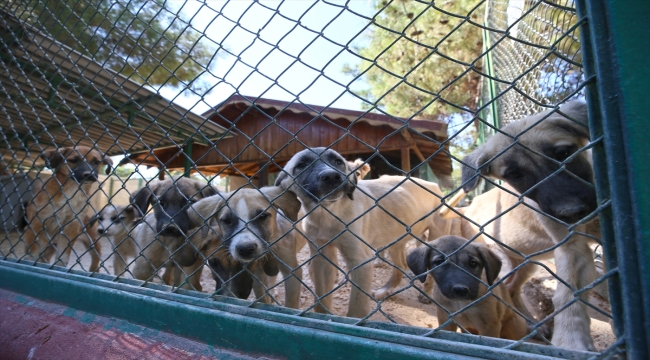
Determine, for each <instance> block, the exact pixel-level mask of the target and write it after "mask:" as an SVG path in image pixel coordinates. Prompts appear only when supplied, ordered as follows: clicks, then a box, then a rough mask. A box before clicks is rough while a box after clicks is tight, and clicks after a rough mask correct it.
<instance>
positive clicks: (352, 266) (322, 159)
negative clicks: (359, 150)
mask: <svg viewBox="0 0 650 360" xmlns="http://www.w3.org/2000/svg"><path fill="white" fill-rule="evenodd" d="M352 170H353V169H351V168H350V165H349V163H348V162H347V161H346V160H345V158H343V157H342V156H341V155H340V154H339V153H337V152H336V151H334V150H331V149H326V148H312V149H306V150H303V151H301V152H299V153H297V154H296V155H294V156H293V157H292V158H291V160H290V161H289V162H288V163H287V165H286V166H285V167H284V169H283V171H282V172H281V173H280V175H279V176H278V178H277V179H276V182H275V184H276V185H279V186H282V187H283V188H285V189H289V190H291V191H293V192H294V193H295V194H296V195H297V196H298V198H299V199H300V201H301V202H302V207H303V211H304V212H305V214H307V215H306V217H305V218H304V220H303V221H302V226H303V228H304V230H305V234H306V236H307V238H309V239H310V240H311V242H310V248H311V251H312V255H313V256H314V258H313V259H312V260H311V264H310V267H309V272H310V275H311V278H312V280H313V281H314V286H315V288H316V291H315V293H316V295H317V296H318V297H319V306H317V307H316V308H315V309H316V311H319V312H326V311H328V309H331V302H332V296H331V295H328V296H326V297H323V296H324V295H325V294H327V293H328V292H330V290H332V288H333V287H334V282H335V281H336V279H337V269H336V268H335V267H334V266H333V265H332V263H336V261H337V255H336V251H337V250H338V251H339V252H340V253H341V255H342V257H343V259H344V260H345V262H346V265H347V269H348V270H349V271H350V272H349V276H348V277H349V281H350V282H351V283H352V288H351V293H350V303H349V306H348V313H347V315H348V316H350V317H364V316H366V315H367V314H368V313H369V312H370V309H371V306H372V304H374V299H372V298H371V297H369V296H367V295H366V294H370V293H371V286H372V279H373V264H372V261H370V260H371V259H372V258H373V257H375V256H376V255H377V253H378V252H381V251H383V250H387V251H388V253H389V254H390V258H391V260H392V262H393V263H394V264H395V266H396V267H394V269H393V272H392V274H391V277H390V279H389V280H388V281H387V282H386V284H385V285H384V286H383V287H382V288H381V289H379V290H376V291H374V292H372V294H373V295H374V297H375V298H379V299H381V298H384V297H386V296H388V295H390V294H391V293H392V291H393V289H394V288H395V287H396V286H397V285H399V283H400V281H401V280H402V277H403V274H404V272H405V271H406V269H407V265H406V255H405V251H404V246H405V243H406V241H407V240H408V239H411V238H413V237H419V236H421V235H422V234H423V233H424V232H425V231H426V230H429V232H430V233H439V232H438V231H440V229H438V228H437V227H438V226H437V224H436V221H435V217H436V216H435V213H434V210H435V209H436V208H437V207H438V206H439V205H440V198H441V197H442V192H441V191H440V188H439V187H438V185H437V184H435V183H431V182H427V181H424V180H421V179H417V178H407V177H403V176H382V177H381V178H379V179H376V180H357V176H356V173H355V172H353V171H352ZM443 233H444V232H443ZM312 242H313V243H312ZM325 258H327V259H325Z"/></svg>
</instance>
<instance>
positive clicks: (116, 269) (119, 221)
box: [96, 204, 140, 276]
mask: <svg viewBox="0 0 650 360" xmlns="http://www.w3.org/2000/svg"><path fill="white" fill-rule="evenodd" d="M138 220H140V212H139V211H138V210H136V208H134V207H133V206H132V205H127V206H125V205H113V204H109V205H106V206H105V207H104V208H103V209H102V210H101V211H100V212H99V213H98V214H97V216H96V221H97V232H98V233H99V236H105V237H107V238H108V241H109V242H110V243H111V245H112V246H113V255H111V256H113V273H114V274H115V275H117V276H120V275H122V274H123V273H124V270H126V264H127V259H129V258H135V256H136V255H137V254H138V251H139V249H138V245H137V244H136V242H135V239H134V237H133V234H132V231H133V229H134V228H135V226H136V225H137V221H138Z"/></svg>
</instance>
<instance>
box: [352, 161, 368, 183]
mask: <svg viewBox="0 0 650 360" xmlns="http://www.w3.org/2000/svg"><path fill="white" fill-rule="evenodd" d="M348 165H350V169H352V170H353V171H354V175H355V176H356V177H357V180H363V178H365V177H366V175H368V173H369V172H370V165H368V163H367V162H365V161H363V160H361V159H356V160H354V161H348Z"/></svg>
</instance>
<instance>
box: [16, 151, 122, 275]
mask: <svg viewBox="0 0 650 360" xmlns="http://www.w3.org/2000/svg"><path fill="white" fill-rule="evenodd" d="M41 158H42V159H44V160H45V162H46V165H47V166H48V167H50V168H51V169H52V171H53V174H52V177H51V178H49V179H48V180H46V181H45V182H44V183H43V185H42V187H41V188H40V189H37V190H36V195H35V196H34V199H33V200H32V201H31V202H30V203H29V204H28V205H27V208H26V209H25V214H26V218H27V222H28V224H27V227H26V228H25V233H24V237H25V243H26V246H27V254H29V255H30V256H31V257H35V258H36V259H37V260H38V261H40V262H50V260H51V259H52V258H53V257H54V256H55V255H56V257H57V262H59V261H60V262H61V263H62V264H63V265H64V266H66V265H67V264H68V261H69V259H70V252H71V251H72V246H73V245H74V243H75V241H77V240H80V241H82V242H84V243H87V244H88V246H89V247H94V251H90V255H91V256H92V257H93V264H98V263H99V261H98V260H99V251H98V250H99V247H98V246H93V244H92V242H93V240H92V239H93V236H89V235H88V234H87V233H85V232H83V229H84V228H85V227H86V225H87V224H86V222H87V220H89V217H88V215H87V214H86V212H87V211H86V210H85V207H86V204H87V203H88V201H89V197H90V196H91V195H92V194H91V186H92V185H93V184H94V183H96V182H97V180H98V170H99V167H100V166H101V165H102V164H106V165H107V170H106V171H107V172H110V167H111V166H112V165H113V161H112V160H111V159H110V158H109V157H107V156H104V155H103V154H102V153H101V152H99V151H97V150H95V149H93V148H89V147H86V146H77V147H64V148H60V149H53V150H47V151H44V152H43V154H41ZM90 270H91V271H95V270H96V268H95V269H90Z"/></svg>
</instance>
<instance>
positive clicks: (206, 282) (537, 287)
mask: <svg viewBox="0 0 650 360" xmlns="http://www.w3.org/2000/svg"><path fill="white" fill-rule="evenodd" d="M11 235H12V236H10V237H6V236H5V235H4V234H0V251H1V253H0V258H3V257H5V256H7V257H8V258H16V257H20V256H22V255H23V254H24V246H23V245H22V244H18V242H17V236H16V234H11ZM100 241H101V245H102V250H103V251H102V260H103V262H102V265H101V268H100V270H99V271H100V272H101V273H109V274H113V265H112V259H111V258H110V251H111V249H110V243H109V242H108V241H107V240H106V239H101V240H100ZM409 245H412V244H409ZM75 251H76V252H77V253H78V254H82V253H84V251H85V249H84V248H83V246H82V245H81V244H76V245H75ZM73 258H74V257H72V256H71V260H70V261H71V262H72V260H73ZM308 258H309V249H308V247H305V248H303V249H302V250H301V251H300V252H299V254H298V259H299V262H300V263H304V262H305V261H306V260H307V259H308ZM79 260H80V261H79V263H76V264H74V266H73V268H74V269H78V270H82V267H83V269H88V266H89V264H90V255H88V254H85V255H83V256H81V258H80V259H79ZM338 263H339V264H340V266H341V268H343V269H345V265H344V264H345V263H344V261H343V260H342V259H341V258H340V257H339V261H338ZM374 264H375V271H374V280H373V288H374V289H377V288H380V287H381V286H382V285H383V284H384V282H385V281H386V280H387V279H388V276H389V274H390V271H391V269H392V267H391V266H390V265H388V264H386V263H383V262H378V261H375V263H374ZM71 265H72V264H71ZM546 265H547V266H548V267H549V268H550V269H551V270H553V269H554V265H553V263H552V262H547V263H546ZM307 266H308V264H305V265H303V281H304V283H305V284H306V285H307V286H310V287H312V282H311V279H310V278H309V271H308V269H307ZM507 271H508V269H507V267H504V269H502V274H504V273H506V272H507ZM160 275H162V274H160ZM127 277H128V276H127ZM339 279H342V276H340V277H339ZM201 285H202V286H203V291H204V292H212V291H214V288H215V282H214V280H213V279H212V276H211V275H210V271H209V270H207V269H206V268H205V267H204V268H203V271H202V273H201ZM556 285H557V280H555V279H554V278H553V276H552V275H551V274H550V273H548V272H547V271H546V270H545V269H543V268H541V267H540V270H539V271H538V272H537V274H536V275H535V276H534V277H533V279H531V281H530V282H529V283H528V284H527V285H526V286H525V287H524V295H525V296H524V299H525V300H526V301H527V303H528V304H527V305H528V307H529V310H530V312H531V313H532V314H534V315H536V316H537V317H538V318H540V317H543V316H545V315H547V314H550V313H551V312H552V311H553V304H552V301H551V298H552V296H553V293H554V290H555V286H556ZM402 288H405V290H404V291H401V292H399V293H398V294H396V295H394V296H391V297H389V298H388V299H386V300H385V301H384V302H383V303H382V304H381V306H380V310H381V311H378V312H377V313H375V314H374V315H373V316H372V317H371V319H372V320H378V321H395V322H397V323H400V324H408V325H413V326H419V327H424V328H436V327H437V326H438V321H437V319H436V306H435V305H432V304H423V303H421V302H419V301H418V295H419V294H420V293H419V291H417V290H416V289H414V288H413V287H410V286H409V280H408V278H406V276H405V277H404V278H403V279H402V282H401V284H400V287H399V289H402ZM271 291H272V292H273V293H272V294H273V296H274V297H275V299H276V300H278V302H279V303H280V305H282V303H283V302H284V286H283V285H279V286H278V287H276V288H274V289H272V290H271ZM349 294H350V284H345V285H343V286H342V287H341V288H339V289H338V290H336V291H335V292H334V293H333V297H334V299H333V309H331V310H332V312H333V314H335V315H340V316H345V314H346V312H347V305H348V304H347V299H348V297H349ZM249 299H250V300H253V299H254V297H253V295H251V297H250V298H249ZM313 301H314V299H313V296H312V295H311V293H310V292H309V291H308V290H307V289H306V288H305V287H303V289H302V292H301V300H300V308H301V309H306V308H308V307H310V306H311V305H312V304H313ZM590 303H591V304H592V305H594V306H595V307H597V308H598V309H600V310H601V311H603V312H605V313H608V314H609V313H611V310H610V308H609V303H608V302H607V301H606V300H604V299H602V298H601V297H599V296H598V295H591V298H590ZM384 313H385V314H384ZM589 313H590V316H591V318H592V322H591V334H592V337H593V339H594V343H595V345H596V348H597V349H598V350H599V351H602V350H605V349H607V348H608V347H609V346H611V345H612V344H613V343H614V342H615V341H616V337H615V336H614V334H613V332H612V329H611V326H610V322H609V319H608V318H607V317H606V316H604V315H602V314H600V313H598V312H597V311H595V310H593V309H590V310H589ZM389 317H390V319H389Z"/></svg>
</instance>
